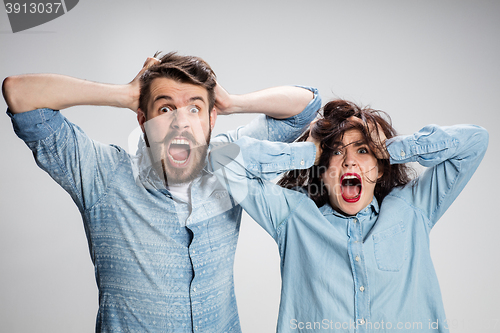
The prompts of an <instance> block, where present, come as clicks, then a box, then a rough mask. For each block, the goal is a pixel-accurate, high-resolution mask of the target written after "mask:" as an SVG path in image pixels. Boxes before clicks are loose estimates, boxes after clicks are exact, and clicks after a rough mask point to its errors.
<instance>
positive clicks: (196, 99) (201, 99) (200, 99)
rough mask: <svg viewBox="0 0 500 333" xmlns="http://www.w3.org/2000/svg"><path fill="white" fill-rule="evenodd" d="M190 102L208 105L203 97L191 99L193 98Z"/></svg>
mask: <svg viewBox="0 0 500 333" xmlns="http://www.w3.org/2000/svg"><path fill="white" fill-rule="evenodd" d="M189 101H190V102H194V101H202V102H203V103H205V104H206V101H205V99H204V98H203V97H201V96H194V97H191V98H190V99H189Z"/></svg>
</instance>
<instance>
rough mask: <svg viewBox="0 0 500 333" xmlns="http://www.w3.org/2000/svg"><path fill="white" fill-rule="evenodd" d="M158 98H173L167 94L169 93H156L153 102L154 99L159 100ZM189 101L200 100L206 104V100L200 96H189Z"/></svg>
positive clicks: (171, 99) (168, 99)
mask: <svg viewBox="0 0 500 333" xmlns="http://www.w3.org/2000/svg"><path fill="white" fill-rule="evenodd" d="M160 99H166V100H167V101H173V100H174V99H173V98H172V97H171V96H169V95H158V96H156V97H155V99H154V101H153V103H155V102H156V101H158V100H160ZM188 101H189V102H190V103H191V102H194V101H202V102H203V103H205V104H206V101H205V99H204V98H203V97H202V96H193V97H191V98H190V99H189V100H188Z"/></svg>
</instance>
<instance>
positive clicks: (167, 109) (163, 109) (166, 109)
mask: <svg viewBox="0 0 500 333" xmlns="http://www.w3.org/2000/svg"><path fill="white" fill-rule="evenodd" d="M171 111H173V109H172V108H171V107H170V106H162V107H161V108H160V112H163V113H167V112H171Z"/></svg>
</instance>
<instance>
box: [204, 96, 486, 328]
mask: <svg viewBox="0 0 500 333" xmlns="http://www.w3.org/2000/svg"><path fill="white" fill-rule="evenodd" d="M323 113H324V115H323V117H322V118H320V119H319V120H318V121H317V122H316V123H314V124H313V125H311V133H310V134H311V135H309V133H305V134H304V135H303V136H302V138H301V140H302V141H304V140H305V139H306V138H308V139H307V140H308V141H310V142H297V143H292V144H283V143H270V142H265V141H257V140H252V139H243V140H240V141H237V142H236V144H237V145H238V148H241V149H234V148H235V147H233V148H232V149H230V148H227V147H226V148H220V149H216V150H214V151H213V153H212V155H211V157H210V159H211V162H212V166H213V168H214V170H215V174H216V175H217V176H218V177H219V179H220V180H221V182H223V183H224V184H226V186H227V187H228V189H229V190H230V191H231V194H232V195H233V197H234V198H235V199H236V200H237V201H238V203H239V204H241V206H242V207H243V208H244V209H245V210H246V211H247V212H248V213H249V214H250V215H251V216H252V217H253V218H254V219H255V220H256V221H257V222H258V223H259V224H260V225H261V226H262V227H263V228H264V229H266V231H267V232H268V233H269V234H270V235H271V236H272V237H273V238H274V239H275V241H276V242H277V244H278V247H279V252H280V257H281V275H282V290H281V303H280V313H279V318H278V329H277V330H278V332H302V331H303V332H311V331H322V330H332V331H335V332H393V331H395V330H397V331H407V332H447V331H448V329H447V326H448V325H447V322H446V316H445V313H444V308H443V304H442V300H441V293H440V290H439V284H438V281H437V276H436V273H435V270H434V267H433V264H432V261H431V258H430V251H429V232H430V230H431V229H432V227H433V226H434V224H435V223H436V222H437V221H438V220H439V218H440V217H441V215H442V214H443V213H444V212H445V211H446V209H447V208H448V207H449V206H450V205H451V203H452V202H453V201H454V200H455V198H456V197H457V196H458V194H459V193H460V191H461V190H462V189H463V188H464V186H465V184H466V183H467V181H468V180H469V179H470V177H471V176H472V174H473V173H474V171H475V170H476V168H477V166H478V165H479V163H480V161H481V159H482V157H483V156H484V153H485V151H486V147H487V142H488V134H487V132H486V131H485V130H484V129H482V128H480V127H477V126H473V125H459V126H452V127H439V126H435V125H430V126H426V127H424V128H423V129H422V130H420V131H418V132H416V133H415V134H413V135H409V136H395V131H394V129H393V128H392V126H391V125H390V123H389V122H388V121H386V120H384V118H383V117H382V116H381V114H380V113H379V112H377V111H375V110H372V109H368V108H365V109H361V108H359V107H358V106H356V105H355V104H353V103H350V102H347V101H343V100H337V101H332V102H330V103H328V104H327V105H325V107H324V110H323ZM234 156H236V158H232V157H234ZM407 162H419V163H420V164H421V165H423V166H424V167H428V169H427V170H426V171H425V172H424V173H423V174H422V175H420V176H419V177H418V178H416V179H414V180H412V181H410V177H409V169H408V168H407V167H406V166H405V164H404V163H407ZM313 164H316V165H313ZM287 170H292V171H290V172H288V173H287V174H286V176H285V177H284V178H283V179H282V180H281V181H280V185H282V187H278V186H276V185H274V184H272V183H271V182H267V181H264V180H271V179H274V178H275V177H276V176H277V175H278V174H279V173H280V172H283V171H287ZM290 188H292V189H290Z"/></svg>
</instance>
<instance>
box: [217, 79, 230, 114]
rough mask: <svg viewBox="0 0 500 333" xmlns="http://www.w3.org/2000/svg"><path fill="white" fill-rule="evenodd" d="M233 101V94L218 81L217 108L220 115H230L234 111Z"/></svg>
mask: <svg viewBox="0 0 500 333" xmlns="http://www.w3.org/2000/svg"><path fill="white" fill-rule="evenodd" d="M232 108H233V101H232V99H231V95H229V93H228V92H227V91H226V89H224V88H222V86H221V85H220V84H219V82H217V85H216V86H215V110H216V111H217V114H218V115H228V114H231V113H232Z"/></svg>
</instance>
